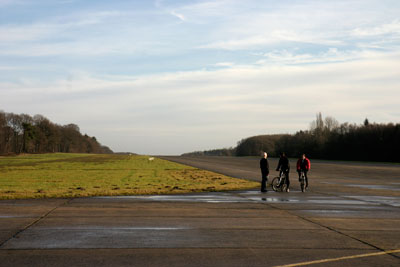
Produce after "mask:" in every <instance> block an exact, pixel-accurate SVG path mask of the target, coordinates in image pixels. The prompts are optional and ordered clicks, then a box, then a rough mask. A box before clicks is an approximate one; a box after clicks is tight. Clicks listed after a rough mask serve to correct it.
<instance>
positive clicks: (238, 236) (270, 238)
mask: <svg viewBox="0 0 400 267" xmlns="http://www.w3.org/2000/svg"><path fill="white" fill-rule="evenodd" d="M164 158H165V159H169V160H173V161H177V162H181V163H185V164H188V165H192V166H195V167H198V168H203V169H208V170H212V171H216V172H219V173H223V174H227V175H230V176H233V177H238V178H245V179H250V180H256V181H259V179H260V174H259V169H258V159H257V158H224V157H218V158H216V157H203V158H189V157H188V158H183V157H164ZM291 163H292V165H294V164H295V162H294V161H293V160H292V162H291ZM270 164H271V166H272V167H275V165H276V160H273V159H272V160H270ZM274 174H275V172H272V173H271V175H270V180H271V178H272V177H273V175H274ZM309 180H310V190H309V191H308V192H306V193H302V192H300V190H299V183H298V181H297V177H296V173H294V172H293V171H292V172H291V191H290V193H276V192H272V191H271V190H269V191H268V192H267V193H260V192H258V188H257V189H254V190H249V191H240V192H221V193H217V192H212V193H198V194H188V195H167V196H124V197H96V198H75V199H47V200H46V199H45V200H2V201H0V259H1V260H0V266H279V265H286V264H296V263H304V264H305V265H309V264H310V262H311V261H316V260H327V261H326V262H321V263H316V264H314V265H313V266H357V265H358V266H400V251H398V250H399V249H400V165H390V164H371V163H369V164H367V163H342V162H339V163H336V162H326V161H315V162H314V161H312V170H311V171H310V173H309ZM268 189H270V188H268ZM391 250H395V251H396V252H395V253H387V251H391ZM380 252H382V253H381V254H377V253H380ZM371 253H372V254H371ZM356 255H362V257H355V256H356ZM368 255H369V256H368ZM346 256H348V258H342V257H346ZM333 259H335V260H336V261H333Z"/></svg>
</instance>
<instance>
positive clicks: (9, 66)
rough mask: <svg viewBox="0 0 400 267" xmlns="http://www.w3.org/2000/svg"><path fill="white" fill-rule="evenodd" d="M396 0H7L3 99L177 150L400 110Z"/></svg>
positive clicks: (108, 141)
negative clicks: (324, 119)
mask: <svg viewBox="0 0 400 267" xmlns="http://www.w3.org/2000/svg"><path fill="white" fill-rule="evenodd" d="M399 99H400V1H398V0H376V1H375V0H335V1H317V0H304V1H303V0H280V1H275V0H265V1H261V0H258V1H257V0H246V1H242V0H215V1H186V0H171V1H169V0H155V1H152V0H148V1H142V0H140V1H139V0H136V1H122V0H113V1H105V0H96V1H93V0H0V110H3V111H4V112H13V113H17V114H21V113H25V114H30V115H31V116H33V115H35V114H41V115H43V116H45V117H47V118H48V119H50V120H51V121H52V122H55V123H58V124H61V125H64V124H69V123H75V124H77V125H78V126H79V127H80V130H81V132H82V134H85V133H86V134H88V135H90V136H96V138H97V139H98V140H99V141H100V142H101V143H102V144H103V145H107V146H109V147H110V148H111V149H112V150H113V151H115V152H122V151H129V152H135V153H139V154H151V155H177V154H181V153H185V152H191V151H198V150H207V149H214V148H224V147H232V146H235V145H236V143H237V142H238V141H240V140H241V139H243V138H246V137H249V136H254V135H261V134H275V133H295V132H296V131H298V130H307V129H308V128H309V126H310V123H311V122H312V121H313V120H314V119H315V117H316V114H317V113H318V112H321V113H322V115H323V116H332V117H334V118H336V119H337V120H338V121H339V122H341V123H343V122H349V123H357V124H361V123H362V122H363V121H364V119H365V118H368V120H369V121H370V122H377V123H388V122H397V123H398V122H400V101H399Z"/></svg>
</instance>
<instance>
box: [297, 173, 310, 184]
mask: <svg viewBox="0 0 400 267" xmlns="http://www.w3.org/2000/svg"><path fill="white" fill-rule="evenodd" d="M302 171H303V172H304V180H306V187H308V177H307V172H308V171H307V170H302ZM297 172H298V173H299V180H300V176H301V171H297Z"/></svg>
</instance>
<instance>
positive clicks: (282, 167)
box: [276, 152, 290, 192]
mask: <svg viewBox="0 0 400 267" xmlns="http://www.w3.org/2000/svg"><path fill="white" fill-rule="evenodd" d="M276 171H279V172H284V173H285V175H286V181H285V183H286V192H289V185H290V180H289V171H290V164H289V159H288V158H287V157H286V155H285V153H284V152H282V153H281V157H280V158H279V162H278V167H276Z"/></svg>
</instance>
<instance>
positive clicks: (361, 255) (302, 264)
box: [275, 249, 400, 267]
mask: <svg viewBox="0 0 400 267" xmlns="http://www.w3.org/2000/svg"><path fill="white" fill-rule="evenodd" d="M394 253H400V249H396V250H386V251H381V252H374V253H367V254H359V255H353V256H345V257H339V258H329V259H323V260H315V261H307V262H300V263H293V264H286V265H279V266H275V267H296V266H305V265H311V264H318V263H326V262H333V261H342V260H350V259H357V258H364V257H373V256H381V255H392V254H394ZM392 256H395V255H392Z"/></svg>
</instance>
